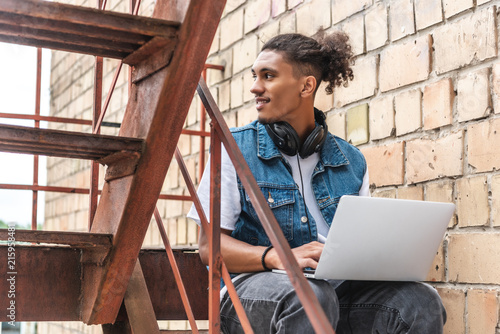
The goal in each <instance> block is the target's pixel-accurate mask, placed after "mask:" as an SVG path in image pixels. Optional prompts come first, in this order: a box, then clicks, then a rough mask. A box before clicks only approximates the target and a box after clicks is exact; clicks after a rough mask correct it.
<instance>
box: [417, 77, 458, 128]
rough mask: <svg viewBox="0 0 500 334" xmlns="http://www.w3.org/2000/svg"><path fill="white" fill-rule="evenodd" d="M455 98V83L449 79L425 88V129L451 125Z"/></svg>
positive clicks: (423, 103) (423, 105) (423, 104)
mask: <svg viewBox="0 0 500 334" xmlns="http://www.w3.org/2000/svg"><path fill="white" fill-rule="evenodd" d="M454 96H455V93H454V91H453V83H452V82H451V79H449V78H448V79H443V80H440V81H438V82H435V83H433V84H430V85H428V86H426V87H425V89H424V94H423V102H422V109H423V115H424V129H426V130H427V129H434V128H437V127H441V126H445V125H449V124H451V122H452V113H453V99H454Z"/></svg>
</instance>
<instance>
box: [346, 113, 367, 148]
mask: <svg viewBox="0 0 500 334" xmlns="http://www.w3.org/2000/svg"><path fill="white" fill-rule="evenodd" d="M346 123H347V126H346V129H347V141H348V142H350V143H352V144H353V145H359V144H364V143H366V142H368V138H369V134H368V104H362V105H359V106H357V107H354V108H351V109H349V110H347V116H346Z"/></svg>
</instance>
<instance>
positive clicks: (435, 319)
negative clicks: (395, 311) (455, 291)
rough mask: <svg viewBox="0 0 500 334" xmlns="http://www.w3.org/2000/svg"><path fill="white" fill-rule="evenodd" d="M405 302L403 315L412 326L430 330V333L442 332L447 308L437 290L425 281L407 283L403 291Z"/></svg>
mask: <svg viewBox="0 0 500 334" xmlns="http://www.w3.org/2000/svg"><path fill="white" fill-rule="evenodd" d="M404 296H406V298H408V300H407V301H406V302H405V304H406V305H407V306H410V307H406V308H405V314H404V315H403V317H404V318H405V320H406V321H407V322H408V323H409V325H410V327H411V328H415V329H418V330H424V329H425V330H429V333H441V331H442V327H443V325H444V323H445V322H446V310H445V308H444V306H443V303H442V301H441V297H440V296H439V294H438V293H437V291H436V290H435V289H434V288H433V287H432V286H430V285H428V284H425V283H407V284H406V285H405V286H404V288H403V291H402V297H403V298H404Z"/></svg>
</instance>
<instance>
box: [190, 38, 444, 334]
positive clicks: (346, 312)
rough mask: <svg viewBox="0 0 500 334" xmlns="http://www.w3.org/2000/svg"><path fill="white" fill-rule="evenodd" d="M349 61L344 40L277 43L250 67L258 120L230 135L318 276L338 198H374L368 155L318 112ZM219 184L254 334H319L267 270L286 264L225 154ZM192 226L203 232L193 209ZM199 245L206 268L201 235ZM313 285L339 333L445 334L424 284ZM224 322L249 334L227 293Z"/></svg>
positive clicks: (227, 253) (348, 74)
mask: <svg viewBox="0 0 500 334" xmlns="http://www.w3.org/2000/svg"><path fill="white" fill-rule="evenodd" d="M351 57H352V52H351V49H350V46H349V44H348V38H347V36H346V35H344V34H342V33H335V34H332V35H329V36H326V37H325V38H322V39H321V40H320V41H316V40H314V39H312V38H309V37H305V36H302V35H299V34H286V35H279V36H277V37H275V38H273V39H271V40H270V41H268V42H267V43H266V44H265V45H264V46H263V48H262V51H261V53H260V54H259V55H258V57H257V59H256V60H255V63H254V64H253V67H252V74H253V76H254V79H255V82H254V84H253V86H252V88H251V92H252V93H253V94H254V95H255V102H256V109H257V112H258V121H254V122H252V123H250V124H249V125H247V126H244V127H241V128H237V129H233V130H232V133H233V136H234V138H235V140H236V142H237V144H238V146H239V147H240V149H241V151H242V153H243V156H244V157H245V159H246V161H247V163H248V165H249V166H250V169H251V170H252V173H253V174H254V176H255V179H256V181H257V184H258V185H259V187H260V188H261V190H262V192H263V193H264V196H265V197H266V198H267V201H268V204H269V206H270V207H271V209H272V211H273V213H274V215H275V217H276V219H277V221H278V223H279V225H280V227H281V229H282V231H283V233H284V235H285V237H286V238H287V240H288V242H289V244H290V247H291V248H292V252H293V254H294V255H295V258H296V259H297V262H298V264H299V266H300V267H301V268H307V267H310V268H316V266H317V262H318V260H319V257H320V254H321V252H322V249H323V242H324V240H325V238H326V236H327V234H328V229H329V226H330V224H331V222H332V219H333V216H334V214H335V210H336V205H337V203H338V200H339V198H340V197H341V196H342V195H360V196H368V195H369V189H368V188H369V187H368V173H367V166H366V161H365V159H364V157H363V155H362V154H361V152H360V151H359V150H358V149H357V148H355V147H354V146H352V145H350V144H348V143H347V142H345V141H344V140H342V139H340V138H338V137H334V136H333V135H332V134H330V133H329V132H328V130H327V126H326V123H325V117H324V115H323V113H322V112H321V111H319V110H317V109H315V108H314V98H315V94H316V91H317V89H318V86H319V84H320V83H321V82H322V81H325V82H326V83H327V87H326V91H327V93H332V89H333V88H334V87H335V86H338V85H341V84H346V83H347V82H348V81H349V80H352V78H353V74H352V70H351V67H350V63H351ZM209 175H210V171H209V168H207V169H206V170H205V174H204V176H203V178H202V181H201V183H200V188H199V190H198V194H199V196H200V199H201V201H202V203H203V206H204V209H205V212H206V213H208V212H209V209H208V207H209V196H210V195H209V182H210V181H209V179H210V178H209ZM221 182H222V185H221V188H222V195H221V196H222V199H221V215H222V217H221V228H222V233H223V234H222V235H221V252H222V256H223V257H224V261H225V263H226V265H227V268H228V270H229V271H230V272H232V273H246V274H241V275H239V276H237V277H236V278H235V279H234V280H233V281H234V284H235V287H236V290H237V291H238V295H239V296H240V300H241V302H242V304H243V306H244V308H245V311H246V312H247V315H248V317H249V319H250V323H251V324H252V327H253V329H254V331H255V333H259V334H260V333H313V332H314V331H313V328H312V326H311V324H310V322H309V320H308V318H307V316H306V314H305V311H304V309H303V307H302V305H301V303H300V301H299V300H298V297H297V295H296V294H295V291H294V289H293V286H292V285H291V283H290V282H289V279H288V276H286V275H280V274H275V273H272V272H270V271H269V270H270V269H275V268H276V269H283V265H282V263H281V261H280V259H279V258H278V256H277V254H276V251H275V250H274V249H273V248H272V246H270V245H271V244H270V241H269V239H268V237H267V235H266V233H265V231H264V229H263V227H262V226H261V224H260V222H259V219H258V217H257V215H256V213H255V211H254V208H253V206H252V204H251V203H250V201H249V199H248V196H247V195H246V193H245V190H244V189H243V187H242V185H241V183H240V180H239V179H238V177H237V175H236V173H235V170H234V167H233V166H232V164H231V162H230V161H229V158H228V156H227V153H225V151H224V150H223V156H222V181H221ZM235 194H239V196H235ZM207 216H208V215H207ZM188 217H190V218H192V219H194V220H195V221H197V222H198V224H199V223H200V222H199V218H198V215H197V213H196V211H195V210H194V209H191V211H190V213H189V214H188ZM199 244H200V256H201V258H202V260H203V261H204V262H205V263H207V262H208V248H207V247H208V240H207V239H206V236H205V234H204V233H203V231H201V232H200V237H199ZM248 273H250V274H248ZM309 283H310V284H311V286H312V288H313V291H314V292H315V294H316V296H317V297H318V300H319V302H320V304H321V305H322V307H323V309H324V310H325V313H326V315H327V317H328V318H329V319H330V321H331V323H332V326H333V327H334V328H336V329H337V331H338V333H360V334H366V333H418V334H422V333H433V334H434V333H442V328H443V323H444V321H445V317H446V316H445V311H444V308H443V306H442V303H441V300H440V298H439V296H438V294H437V293H436V292H435V291H434V290H433V289H432V288H431V287H429V286H427V285H424V284H421V283H413V282H401V283H400V282H357V281H346V282H341V281H325V280H309ZM221 321H222V324H221V328H222V330H223V332H224V333H231V334H233V333H242V332H243V331H242V329H241V326H240V323H239V321H238V317H237V315H236V313H235V310H234V308H233V305H232V303H231V300H230V298H229V296H228V294H227V293H225V294H224V295H223V296H222V300H221Z"/></svg>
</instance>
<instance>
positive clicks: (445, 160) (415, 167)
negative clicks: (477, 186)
mask: <svg viewBox="0 0 500 334" xmlns="http://www.w3.org/2000/svg"><path fill="white" fill-rule="evenodd" d="M463 145H464V143H463V132H462V131H459V132H457V133H452V134H449V135H448V136H446V137H443V138H439V139H437V140H431V139H415V140H412V141H409V142H407V144H406V156H407V161H406V180H407V182H408V183H409V184H411V183H417V182H422V181H428V180H434V179H437V178H441V177H445V176H457V175H462V172H463Z"/></svg>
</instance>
